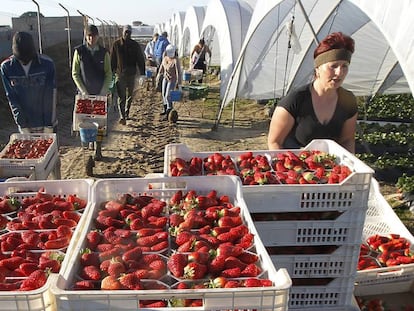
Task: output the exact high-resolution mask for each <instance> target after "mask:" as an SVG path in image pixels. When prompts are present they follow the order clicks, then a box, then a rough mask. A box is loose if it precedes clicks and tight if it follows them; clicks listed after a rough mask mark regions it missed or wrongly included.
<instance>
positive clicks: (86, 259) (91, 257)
mask: <svg viewBox="0 0 414 311" xmlns="http://www.w3.org/2000/svg"><path fill="white" fill-rule="evenodd" d="M79 260H80V263H81V265H82V266H84V267H85V266H97V267H98V266H99V264H100V263H101V261H100V260H99V253H97V252H92V251H91V250H90V249H89V248H86V249H84V250H82V251H81V256H80V259H79Z"/></svg>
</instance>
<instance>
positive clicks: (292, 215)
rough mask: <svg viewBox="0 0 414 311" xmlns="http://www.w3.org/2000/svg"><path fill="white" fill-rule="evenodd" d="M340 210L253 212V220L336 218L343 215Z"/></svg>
mask: <svg viewBox="0 0 414 311" xmlns="http://www.w3.org/2000/svg"><path fill="white" fill-rule="evenodd" d="M342 214H343V212H340V211H326V212H285V213H251V216H252V219H253V221H283V220H285V221H291V220H335V219H337V218H338V217H339V216H341V215H342Z"/></svg>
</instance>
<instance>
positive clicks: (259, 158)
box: [169, 150, 352, 185]
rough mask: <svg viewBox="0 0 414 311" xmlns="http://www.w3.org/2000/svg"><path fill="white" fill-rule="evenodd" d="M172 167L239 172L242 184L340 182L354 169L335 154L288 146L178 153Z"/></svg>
mask: <svg viewBox="0 0 414 311" xmlns="http://www.w3.org/2000/svg"><path fill="white" fill-rule="evenodd" d="M169 168H170V172H169V173H170V176H195V175H236V176H239V177H240V178H241V180H242V183H243V185H265V184H337V183H340V182H342V181H343V180H344V179H346V178H347V177H348V176H349V175H350V174H351V173H352V171H351V169H350V168H349V167H348V166H346V165H341V164H338V163H337V157H336V156H335V155H332V154H329V153H326V152H324V151H319V150H301V151H299V152H297V153H294V152H292V151H289V150H287V151H283V152H279V153H277V154H274V155H262V154H257V155H254V153H253V152H252V151H246V152H245V153H242V154H240V155H239V156H237V158H236V159H232V157H231V156H230V155H223V154H221V153H219V152H215V153H213V154H211V155H209V156H207V157H205V158H204V159H201V158H200V157H197V156H194V157H192V158H191V159H190V160H189V161H186V160H184V159H182V158H179V157H177V158H175V159H173V160H172V161H171V162H170V166H169Z"/></svg>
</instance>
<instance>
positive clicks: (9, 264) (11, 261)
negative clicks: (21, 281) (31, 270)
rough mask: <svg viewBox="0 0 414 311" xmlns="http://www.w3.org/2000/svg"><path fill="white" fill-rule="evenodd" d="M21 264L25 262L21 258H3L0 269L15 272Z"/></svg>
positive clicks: (0, 261)
mask: <svg viewBox="0 0 414 311" xmlns="http://www.w3.org/2000/svg"><path fill="white" fill-rule="evenodd" d="M23 262H26V260H25V259H24V258H22V257H18V256H15V257H10V258H4V259H2V260H0V267H4V268H7V269H9V270H15V269H17V268H18V267H19V266H20V265H21V264H22V263H23Z"/></svg>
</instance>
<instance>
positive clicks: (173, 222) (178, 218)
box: [169, 213, 184, 227]
mask: <svg viewBox="0 0 414 311" xmlns="http://www.w3.org/2000/svg"><path fill="white" fill-rule="evenodd" d="M182 222H184V217H183V216H182V215H180V214H178V213H173V214H171V215H170V217H169V224H170V227H177V226H179V225H180V224H181V223H182Z"/></svg>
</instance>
